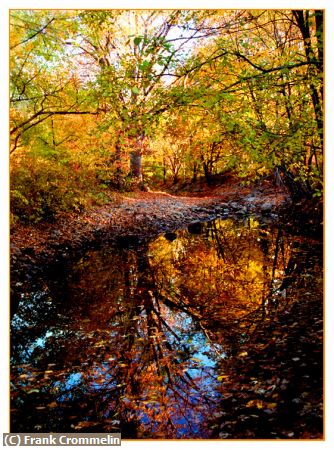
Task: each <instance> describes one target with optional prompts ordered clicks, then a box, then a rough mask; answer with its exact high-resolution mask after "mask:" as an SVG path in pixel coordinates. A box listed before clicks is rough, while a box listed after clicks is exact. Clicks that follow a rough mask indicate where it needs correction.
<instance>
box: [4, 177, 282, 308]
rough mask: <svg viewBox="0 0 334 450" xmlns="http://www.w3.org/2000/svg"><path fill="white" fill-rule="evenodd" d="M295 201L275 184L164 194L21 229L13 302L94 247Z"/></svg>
mask: <svg viewBox="0 0 334 450" xmlns="http://www.w3.org/2000/svg"><path fill="white" fill-rule="evenodd" d="M288 204H289V197H288V195H287V193H286V192H285V191H283V190H279V189H277V188H276V187H274V186H272V185H271V184H270V183H267V184H263V185H261V186H257V187H244V186H241V185H240V184H234V185H229V186H228V187H225V188H224V187H223V188H221V189H217V188H216V189H215V190H214V192H213V193H212V195H208V196H206V197H194V196H192V197H179V196H172V195H169V194H166V193H161V192H138V193H133V194H129V195H123V196H119V197H118V198H117V201H115V202H114V203H112V204H108V205H105V206H103V207H99V208H93V209H91V210H89V211H86V212H84V213H82V214H67V215H63V216H61V217H59V218H58V219H57V220H56V221H55V222H53V223H42V224H35V225H29V226H23V225H17V226H15V227H14V228H13V229H12V232H11V287H12V304H13V305H14V309H15V303H17V301H18V299H19V297H20V293H21V292H24V291H25V289H26V287H25V286H26V285H27V284H28V283H31V281H32V280H33V279H34V278H36V277H37V276H39V275H41V274H42V273H46V272H47V271H48V270H50V269H52V270H54V269H55V268H56V267H57V265H58V264H62V263H64V262H65V261H67V260H73V259H75V258H76V257H80V255H81V254H82V253H83V252H85V251H86V250H87V249H88V248H96V247H99V246H103V245H106V244H117V245H121V246H129V245H137V244H140V242H143V241H145V240H149V239H152V238H154V237H155V236H157V235H159V234H161V233H167V232H172V231H174V230H176V229H179V228H183V227H187V226H189V225H190V224H192V223H194V222H195V223H196V222H199V221H207V220H210V219H213V218H215V217H221V218H227V217H243V216H245V215H247V214H253V215H264V216H266V217H268V219H270V220H273V219H275V218H277V217H278V212H279V210H282V208H283V207H284V205H288Z"/></svg>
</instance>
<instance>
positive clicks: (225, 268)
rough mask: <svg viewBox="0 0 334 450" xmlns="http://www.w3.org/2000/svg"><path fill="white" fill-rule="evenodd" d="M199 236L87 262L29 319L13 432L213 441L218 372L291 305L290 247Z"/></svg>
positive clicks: (253, 237)
mask: <svg viewBox="0 0 334 450" xmlns="http://www.w3.org/2000/svg"><path fill="white" fill-rule="evenodd" d="M190 231H191V230H190ZM201 231H202V234H196V235H192V234H191V233H187V232H179V233H178V237H177V239H175V237H176V236H173V238H171V236H167V238H168V239H166V238H165V237H160V238H158V239H157V240H156V241H154V242H152V243H150V244H147V245H142V246H139V247H137V248H133V249H120V250H115V249H107V250H105V251H100V252H91V253H90V254H88V255H87V256H86V257H85V258H83V259H82V260H81V262H80V263H79V264H78V265H77V266H76V267H75V268H74V270H73V271H72V272H71V273H70V274H69V278H68V280H67V281H65V278H64V276H63V285H62V286H61V289H60V291H59V285H58V291H54V292H53V291H52V289H53V288H52V286H49V289H50V292H46V290H45V289H44V294H42V296H41V299H38V298H37V297H36V296H35V298H31V299H30V303H31V308H29V307H28V308H27V307H25V308H23V307H21V309H20V311H19V315H18V316H16V319H15V320H14V327H16V329H15V330H14V331H15V339H14V342H13V346H14V347H13V348H14V351H13V359H14V360H16V361H17V362H18V365H17V366H15V367H14V369H13V383H14V385H15V389H14V390H13V397H14V400H13V408H14V412H13V431H18V430H22V431H34V430H37V431H38V430H40V431H50V430H52V431H113V430H114V431H116V430H117V429H119V428H121V431H122V433H123V436H124V437H150V436H152V437H159V436H160V437H180V436H201V437H206V436H207V434H206V433H207V432H206V431H205V429H204V427H205V423H204V422H205V417H208V416H210V415H212V413H213V412H214V409H215V398H214V393H215V383H216V374H215V371H214V365H215V360H217V358H218V359H219V358H221V357H225V356H226V355H229V354H234V353H235V352H237V351H238V347H239V346H240V344H241V343H242V342H244V340H245V339H247V336H248V335H249V334H251V333H252V332H253V331H254V330H255V329H256V327H257V324H258V323H260V321H263V320H269V319H270V316H271V314H272V312H273V311H274V310H275V308H277V307H280V306H281V304H283V300H282V299H284V295H281V293H282V292H283V290H284V289H285V286H284V283H285V282H286V279H284V269H285V268H286V267H287V268H288V267H289V261H290V260H291V258H290V253H291V242H289V239H287V238H286V237H285V236H283V234H282V232H280V231H278V230H275V229H270V228H269V227H268V228H264V229H262V230H261V229H260V228H259V224H258V223H257V222H256V221H254V220H252V219H250V220H249V222H248V224H247V226H235V224H233V223H232V222H231V221H217V222H212V223H209V224H207V225H204V226H203V227H202V230H201ZM196 233H197V232H196ZM290 265H291V264H290ZM289 276H291V275H289ZM282 280H283V283H282ZM43 295H44V297H43ZM46 298H49V302H48V303H47V302H45V300H46ZM25 300H27V299H25ZM281 300H282V301H281ZM46 304H47V305H48V306H47V307H45V305H46ZM36 311H39V315H38V316H37V315H36ZM27 349H28V350H27ZM22 362H23V363H24V364H25V365H24V364H21V363H22ZM36 426H37V428H36Z"/></svg>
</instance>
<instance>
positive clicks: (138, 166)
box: [130, 135, 144, 185]
mask: <svg viewBox="0 0 334 450" xmlns="http://www.w3.org/2000/svg"><path fill="white" fill-rule="evenodd" d="M143 141H144V135H139V136H137V137H136V139H135V140H134V143H133V150H132V151H131V152H130V177H131V178H132V179H133V181H134V183H138V185H141V184H142V183H143V171H142V153H143Z"/></svg>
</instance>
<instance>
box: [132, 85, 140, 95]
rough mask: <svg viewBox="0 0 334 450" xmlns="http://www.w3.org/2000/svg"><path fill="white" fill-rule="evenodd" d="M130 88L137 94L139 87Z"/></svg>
mask: <svg viewBox="0 0 334 450" xmlns="http://www.w3.org/2000/svg"><path fill="white" fill-rule="evenodd" d="M131 90H132V92H133V93H134V94H139V89H138V88H137V87H133V88H132V89H131Z"/></svg>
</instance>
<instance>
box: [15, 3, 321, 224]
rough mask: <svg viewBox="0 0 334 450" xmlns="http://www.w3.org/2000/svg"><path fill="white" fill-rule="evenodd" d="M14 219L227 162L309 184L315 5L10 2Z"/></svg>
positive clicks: (314, 174) (214, 170) (314, 141)
mask: <svg viewBox="0 0 334 450" xmlns="http://www.w3.org/2000/svg"><path fill="white" fill-rule="evenodd" d="M10 56H11V78H10V80H11V133H10V134H11V198H12V200H11V201H12V212H13V219H14V220H18V219H20V220H25V221H39V220H42V219H45V218H50V217H53V216H54V215H55V214H57V213H58V212H60V211H64V210H65V211H66V210H70V209H73V208H74V209H77V210H80V209H81V208H85V207H87V205H89V204H91V203H96V202H97V203H103V202H107V201H109V199H110V197H111V195H112V192H113V191H115V190H119V189H131V188H133V187H134V186H138V185H139V186H143V183H146V184H153V183H157V182H165V183H175V184H177V183H180V182H185V181H190V180H196V179H197V178H198V177H199V176H204V177H205V179H206V181H207V182H208V183H210V180H212V177H213V175H215V174H219V173H224V172H225V171H233V172H234V173H236V174H237V175H238V176H240V177H242V178H244V179H245V180H247V181H248V180H253V179H256V178H260V177H263V176H266V175H271V176H275V177H276V181H277V182H278V183H285V184H286V185H287V186H288V188H289V189H290V191H291V193H292V194H293V195H295V196H308V197H312V196H321V192H322V165H323V12H322V11H319V10H312V11H311V10H307V11H301V10H298V11H294V10H262V11H261V10H256V11H253V10H231V11H229V10H224V11H223V10H221V11H220V10H218V11H213V10H201V11H184V10H174V11H162V10H155V11H134V10H133V11H131V10H127V11H122V10H110V11H108V10H96V11H94V10H89V11H88V10H87V11H86V10H84V11H79V10H76V11H74V10H67V11H62V10H12V12H11V52H10Z"/></svg>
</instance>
